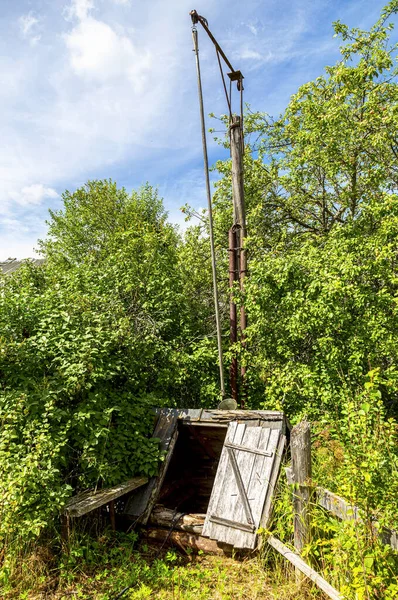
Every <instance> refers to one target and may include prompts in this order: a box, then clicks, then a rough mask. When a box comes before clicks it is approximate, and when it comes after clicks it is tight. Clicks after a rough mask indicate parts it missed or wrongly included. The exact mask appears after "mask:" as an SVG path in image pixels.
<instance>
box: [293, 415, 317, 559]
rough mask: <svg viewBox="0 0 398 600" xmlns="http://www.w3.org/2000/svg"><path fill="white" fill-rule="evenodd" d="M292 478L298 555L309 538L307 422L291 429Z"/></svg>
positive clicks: (309, 468)
mask: <svg viewBox="0 0 398 600" xmlns="http://www.w3.org/2000/svg"><path fill="white" fill-rule="evenodd" d="M290 447H291V453H292V470H293V477H294V485H295V488H294V547H295V548H296V550H297V552H298V553H299V554H300V553H301V551H302V549H303V547H304V546H305V544H306V543H307V542H308V541H309V536H310V511H309V508H310V507H309V505H310V500H311V487H310V485H309V484H310V483H311V474H312V472H311V430H310V424H309V423H308V422H307V421H302V422H301V423H299V424H298V425H296V426H295V427H293V429H292V431H291V436H290Z"/></svg>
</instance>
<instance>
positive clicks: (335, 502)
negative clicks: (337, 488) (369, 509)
mask: <svg viewBox="0 0 398 600" xmlns="http://www.w3.org/2000/svg"><path fill="white" fill-rule="evenodd" d="M316 497H317V501H318V503H319V505H320V506H322V508H324V509H325V510H327V511H328V512H330V513H332V515H334V516H335V517H338V518H339V519H341V520H342V521H353V520H361V517H360V508H359V507H358V506H355V505H354V504H350V503H349V502H347V501H346V500H344V498H341V497H340V496H338V495H337V494H335V493H334V492H330V491H329V490H327V489H325V488H322V487H317V488H316ZM373 527H374V531H375V533H376V534H377V535H378V536H379V538H380V540H381V541H382V542H383V544H386V545H387V546H391V548H392V549H393V550H395V551H397V552H398V535H397V532H396V531H393V530H391V529H388V528H387V527H382V528H379V526H378V523H377V522H376V521H375V522H374V526H373Z"/></svg>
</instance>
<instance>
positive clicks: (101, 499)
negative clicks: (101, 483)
mask: <svg viewBox="0 0 398 600" xmlns="http://www.w3.org/2000/svg"><path fill="white" fill-rule="evenodd" d="M147 482H148V477H134V478H133V479H129V481H126V482H125V483H121V484H119V485H115V486H113V487H111V488H106V489H102V490H97V491H94V490H88V491H86V492H82V493H81V494H77V496H73V498H71V499H70V500H69V502H68V504H67V505H66V507H65V509H64V514H66V515H68V516H69V517H82V516H83V515H85V514H87V513H89V512H91V511H92V510H94V509H95V508H99V507H100V506H104V504H109V502H112V500H116V499H117V498H120V496H123V495H124V494H127V493H128V492H131V491H132V490H135V489H136V488H139V487H141V486H142V485H145V484H146V483H147Z"/></svg>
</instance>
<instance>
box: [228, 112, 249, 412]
mask: <svg viewBox="0 0 398 600" xmlns="http://www.w3.org/2000/svg"><path fill="white" fill-rule="evenodd" d="M242 125H243V124H242V121H241V117H240V116H237V115H234V116H233V117H232V119H231V124H230V143H231V158H232V200H233V219H234V228H235V230H236V241H237V244H236V247H237V248H238V259H237V260H238V264H239V267H238V268H239V280H240V289H241V292H242V293H243V292H244V288H245V277H246V271H247V257H246V248H245V238H246V208H245V196H244V188H243V127H242ZM246 327H247V319H246V311H245V307H244V305H243V304H242V305H241V309H240V334H241V343H242V346H244V345H245V330H246ZM241 376H242V383H243V387H244V383H245V377H246V367H244V366H243V367H241ZM244 404H245V402H244V394H241V408H244Z"/></svg>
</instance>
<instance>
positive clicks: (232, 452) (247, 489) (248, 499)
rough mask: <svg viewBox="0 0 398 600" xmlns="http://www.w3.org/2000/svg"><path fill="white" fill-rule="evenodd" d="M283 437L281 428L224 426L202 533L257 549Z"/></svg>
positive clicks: (282, 444)
mask: <svg viewBox="0 0 398 600" xmlns="http://www.w3.org/2000/svg"><path fill="white" fill-rule="evenodd" d="M284 441H285V438H284V436H283V435H282V432H281V430H280V429H271V428H269V427H266V426H265V427H264V426H263V427H261V426H260V427H251V426H248V425H246V424H245V423H237V422H236V421H234V422H232V423H230V424H229V426H228V432H227V435H226V438H225V442H224V447H223V450H222V453H221V457H220V462H219V465H218V470H217V474H216V478H215V481H214V486H213V491H212V494H211V498H210V502H209V507H208V510H207V514H206V520H205V524H204V527H203V535H205V536H208V537H209V538H211V539H215V540H218V541H219V542H224V543H226V544H231V545H233V546H235V548H255V547H256V544H257V534H256V532H257V530H258V528H259V527H260V526H265V525H266V521H267V516H268V515H267V513H269V508H270V499H271V496H272V493H273V488H274V486H275V481H276V475H277V471H278V470H279V466H280V460H281V454H282V451H283V446H284Z"/></svg>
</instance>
